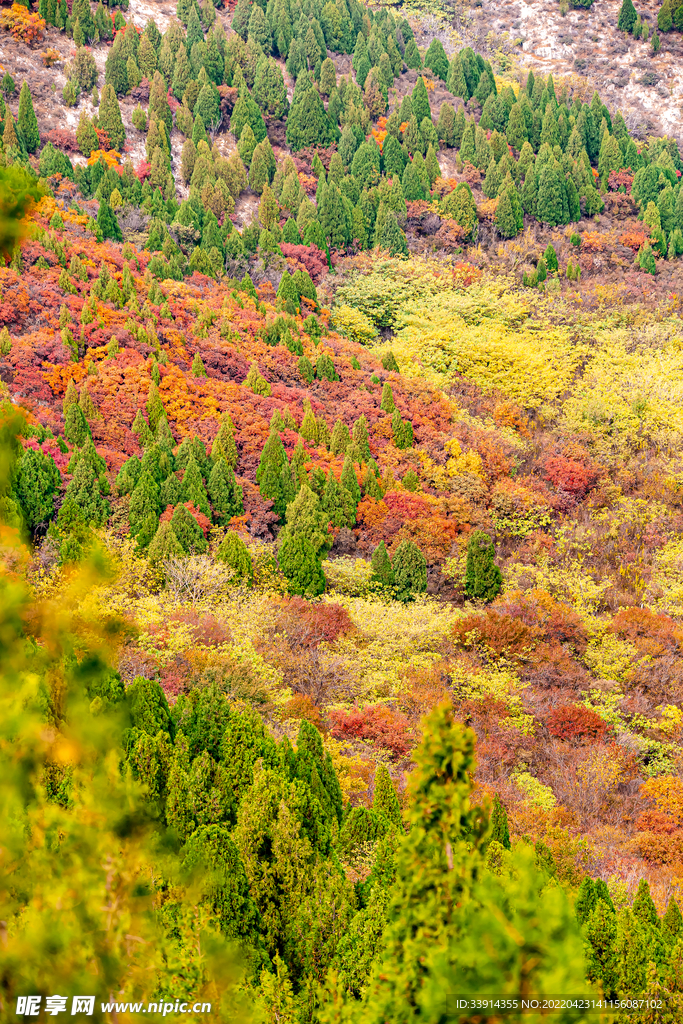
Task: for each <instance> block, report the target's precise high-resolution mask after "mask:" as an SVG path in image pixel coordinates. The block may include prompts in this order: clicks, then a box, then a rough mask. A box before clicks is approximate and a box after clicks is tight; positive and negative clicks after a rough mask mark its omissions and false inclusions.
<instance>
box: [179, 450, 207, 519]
mask: <svg viewBox="0 0 683 1024" xmlns="http://www.w3.org/2000/svg"><path fill="white" fill-rule="evenodd" d="M182 484H183V486H182V494H183V501H188V502H189V501H191V502H192V504H193V505H194V507H195V508H196V509H198V511H199V512H201V513H202V514H203V515H205V516H207V517H208V518H209V519H210V518H211V509H210V508H209V499H208V497H207V494H206V488H205V487H204V481H203V479H202V474H201V470H200V468H199V466H198V465H197V460H196V459H195V457H194V453H193V454H191V455H190V457H189V459H188V460H187V468H186V470H185V474H184V476H183V481H182Z"/></svg>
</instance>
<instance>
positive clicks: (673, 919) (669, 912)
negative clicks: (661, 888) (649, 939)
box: [662, 896, 683, 946]
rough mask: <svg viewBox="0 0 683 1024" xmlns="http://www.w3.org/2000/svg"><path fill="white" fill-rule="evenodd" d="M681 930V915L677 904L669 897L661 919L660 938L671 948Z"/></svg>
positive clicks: (682, 923) (682, 918)
mask: <svg viewBox="0 0 683 1024" xmlns="http://www.w3.org/2000/svg"><path fill="white" fill-rule="evenodd" d="M682 929H683V915H682V914H681V910H680V907H679V906H678V903H677V902H676V900H675V899H674V898H673V896H670V897H669V902H668V903H667V905H666V911H665V912H664V917H663V918H662V937H663V939H664V940H665V942H667V943H668V944H669V945H670V946H673V944H674V943H675V942H677V941H678V939H679V937H680V935H681V930H682Z"/></svg>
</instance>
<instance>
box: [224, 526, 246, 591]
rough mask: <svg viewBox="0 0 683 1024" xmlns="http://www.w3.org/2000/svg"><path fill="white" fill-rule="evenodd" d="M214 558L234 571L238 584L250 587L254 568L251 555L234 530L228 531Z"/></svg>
mask: <svg viewBox="0 0 683 1024" xmlns="http://www.w3.org/2000/svg"><path fill="white" fill-rule="evenodd" d="M216 558H217V559H218V561H219V562H224V563H225V564H226V565H229V566H230V568H231V569H234V571H235V578H236V580H237V581H238V582H240V583H246V585H247V586H251V584H252V583H253V580H254V566H253V563H252V560H251V555H250V554H249V551H248V549H247V545H246V544H245V543H244V541H243V540H242V538H241V537H240V536H239V534H237V533H235V531H234V530H228V532H227V533H226V535H225V537H224V538H223V540H222V541H221V544H220V547H219V548H218V551H217V552H216Z"/></svg>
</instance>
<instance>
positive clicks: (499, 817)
mask: <svg viewBox="0 0 683 1024" xmlns="http://www.w3.org/2000/svg"><path fill="white" fill-rule="evenodd" d="M490 840H491V842H492V843H500V845H501V846H502V847H503V848H504V849H505V850H509V849H510V848H511V844H510V831H509V829H508V815H507V811H506V810H505V805H504V804H503V803H502V802H501V799H500V797H499V796H498V794H497V793H495V794H494V796H493V810H492V811H491V836H490Z"/></svg>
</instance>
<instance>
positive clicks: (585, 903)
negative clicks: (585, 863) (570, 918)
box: [574, 875, 597, 925]
mask: <svg viewBox="0 0 683 1024" xmlns="http://www.w3.org/2000/svg"><path fill="white" fill-rule="evenodd" d="M596 903H597V896H596V893H595V885H594V884H593V879H592V878H590V877H589V876H588V875H586V877H585V878H584V879H583V881H582V882H581V885H580V886H579V891H578V893H577V895H576V903H575V905H574V909H575V911H576V920H577V921H578V922H579V924H581V925H583V924H585V923H586V921H587V920H588V918H589V917H590V916H591V914H592V913H593V911H594V909H595V905H596Z"/></svg>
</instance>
